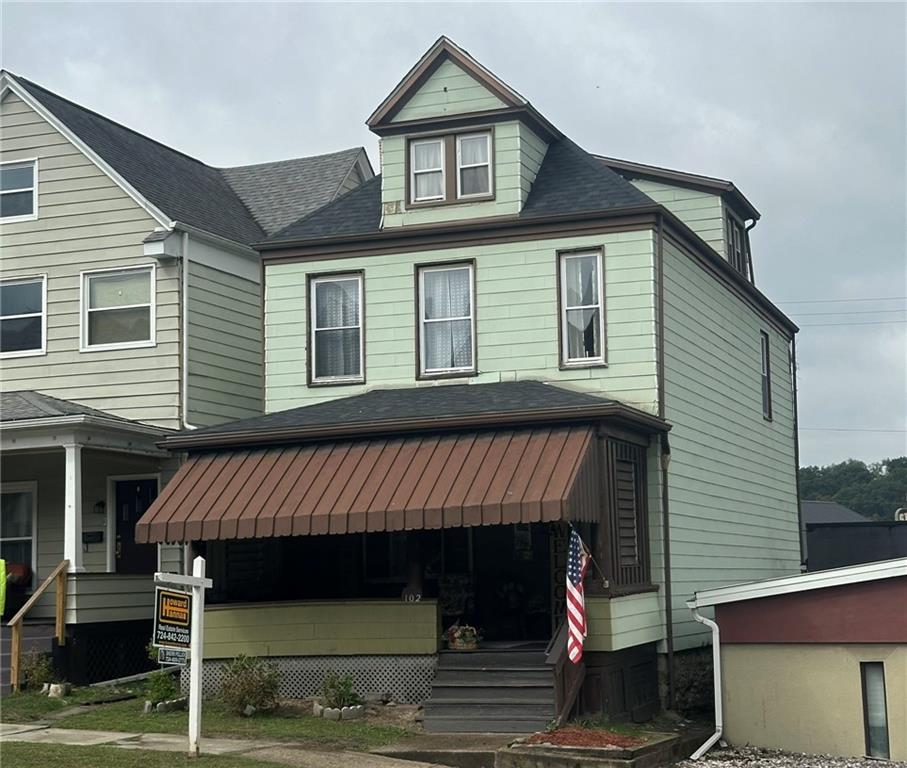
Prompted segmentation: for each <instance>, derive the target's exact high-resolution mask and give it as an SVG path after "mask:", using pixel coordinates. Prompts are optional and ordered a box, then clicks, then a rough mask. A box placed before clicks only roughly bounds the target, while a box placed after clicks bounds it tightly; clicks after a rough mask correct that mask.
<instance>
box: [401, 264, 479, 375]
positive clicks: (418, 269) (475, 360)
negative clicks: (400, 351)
mask: <svg viewBox="0 0 907 768" xmlns="http://www.w3.org/2000/svg"><path fill="white" fill-rule="evenodd" d="M437 267H471V269H472V285H471V286H470V288H471V293H472V295H471V300H472V369H471V370H468V371H450V372H441V373H423V372H422V306H421V304H422V301H421V285H422V281H421V279H420V277H421V273H422V270H423V269H434V268H437ZM413 276H414V282H415V312H414V317H415V320H416V334H415V335H416V350H415V351H416V381H435V380H437V379H466V378H469V377H471V376H478V375H479V343H478V328H479V316H478V311H477V308H476V284H477V282H478V280H477V270H476V260H475V259H456V260H455V261H429V262H424V263H421V264H416V265H414V267H413Z"/></svg>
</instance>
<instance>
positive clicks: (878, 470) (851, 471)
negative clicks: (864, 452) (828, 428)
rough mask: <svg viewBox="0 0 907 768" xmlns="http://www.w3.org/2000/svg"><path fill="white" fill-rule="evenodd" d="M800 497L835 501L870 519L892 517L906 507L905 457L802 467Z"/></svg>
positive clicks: (854, 460) (906, 471)
mask: <svg viewBox="0 0 907 768" xmlns="http://www.w3.org/2000/svg"><path fill="white" fill-rule="evenodd" d="M800 497H801V498H803V499H816V500H819V501H836V502H838V503H839V504H843V505H844V506H845V507H849V508H850V509H852V510H854V511H855V512H859V513H860V514H861V515H863V516H864V517H867V518H869V519H870V520H893V519H894V512H895V510H896V509H898V508H899V507H903V506H907V456H901V457H899V458H894V459H884V460H883V461H880V462H877V463H875V464H869V465H867V464H866V463H865V462H862V461H857V460H856V459H849V460H847V461H842V462H839V463H838V464H829V465H828V466H825V467H817V466H811V467H801V468H800Z"/></svg>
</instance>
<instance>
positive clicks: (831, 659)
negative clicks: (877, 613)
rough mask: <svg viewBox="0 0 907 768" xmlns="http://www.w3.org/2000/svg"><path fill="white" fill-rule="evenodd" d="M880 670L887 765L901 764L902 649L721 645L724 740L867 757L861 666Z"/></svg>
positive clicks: (905, 710)
mask: <svg viewBox="0 0 907 768" xmlns="http://www.w3.org/2000/svg"><path fill="white" fill-rule="evenodd" d="M861 661H881V662H883V663H884V664H885V690H886V698H887V701H888V737H889V746H890V749H891V759H892V760H907V728H904V723H907V646H903V645H818V644H812V645H786V644H771V645H769V644H764V645H746V644H740V645H736V644H735V645H725V646H723V647H722V649H721V663H722V673H723V676H724V685H723V688H724V713H725V715H724V717H725V738H726V739H727V740H728V741H729V742H730V743H731V744H738V745H739V744H753V745H758V746H760V747H772V748H776V749H786V750H791V751H797V752H813V753H827V754H833V755H846V756H861V755H863V754H865V751H866V749H865V737H864V731H863V694H862V687H861V682H860V662H861Z"/></svg>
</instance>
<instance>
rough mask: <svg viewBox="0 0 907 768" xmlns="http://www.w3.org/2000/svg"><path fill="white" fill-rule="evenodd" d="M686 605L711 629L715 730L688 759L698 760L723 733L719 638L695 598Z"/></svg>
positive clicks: (716, 630)
mask: <svg viewBox="0 0 907 768" xmlns="http://www.w3.org/2000/svg"><path fill="white" fill-rule="evenodd" d="M687 607H688V608H689V609H690V610H691V611H692V612H693V618H694V619H696V621H698V622H699V623H700V624H705V626H707V627H708V628H709V629H711V630H712V670H713V672H712V677H713V679H714V689H715V732H714V733H713V734H712V735H711V736H709V738H708V739H706V741H705V743H704V744H703V745H702V746H701V747H699V749H697V750H696V751H695V752H694V753H693V754H692V755H690V760H698V759H699V758H700V757H702V756H703V755H704V754H705V753H706V752H708V751H709V750H710V749H711V748H712V747H713V746H714V745H715V742H716V741H718V740H719V739H720V738H721V735H722V733H724V715H723V713H722V711H721V639H720V637H719V631H718V625H717V624H716V623H715V622H714V621H712V620H711V619H707V618H706V617H705V616H701V615H700V613H699V607H698V606H697V605H696V601H695V600H691V601H690V602H688V603H687Z"/></svg>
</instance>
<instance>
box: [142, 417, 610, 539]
mask: <svg viewBox="0 0 907 768" xmlns="http://www.w3.org/2000/svg"><path fill="white" fill-rule="evenodd" d="M593 434H594V433H593V428H592V427H590V426H586V425H583V426H570V427H559V428H550V429H541V428H539V429H516V430H497V431H482V432H471V433H459V434H444V435H430V436H414V437H402V438H395V439H387V440H381V439H372V440H358V441H344V442H333V443H317V444H310V445H302V446H287V447H273V448H264V449H256V450H230V451H221V452H216V453H204V454H196V455H194V456H191V457H190V458H189V459H188V460H187V461H186V463H185V464H183V465H182V467H180V469H179V471H178V472H177V473H176V475H175V476H174V478H173V479H172V480H171V481H170V482H169V483H168V484H167V486H166V487H165V488H164V491H163V493H162V494H161V495H160V496H159V497H158V498H157V500H156V501H155V502H154V503H153V504H152V505H151V507H150V508H149V510H148V511H147V512H146V513H145V514H144V515H143V516H142V518H141V520H139V522H138V524H137V525H136V531H135V534H136V541H138V542H141V543H144V542H165V541H192V540H210V539H237V538H238V539H242V538H262V537H270V536H308V535H317V534H328V533H361V532H365V531H403V530H419V529H424V528H452V527H459V526H473V525H497V524H509V523H535V522H547V521H554V520H578V521H588V522H594V521H596V520H598V519H599V518H600V517H601V510H600V509H599V504H600V498H599V493H598V488H597V483H598V472H597V467H598V462H597V461H596V460H595V454H596V441H595V440H594V439H593Z"/></svg>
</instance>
